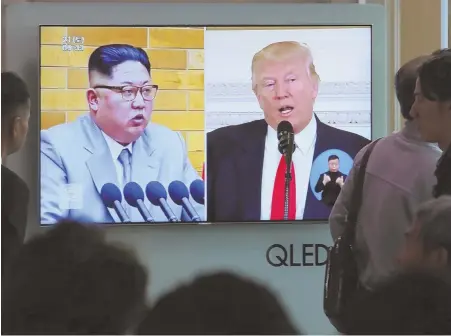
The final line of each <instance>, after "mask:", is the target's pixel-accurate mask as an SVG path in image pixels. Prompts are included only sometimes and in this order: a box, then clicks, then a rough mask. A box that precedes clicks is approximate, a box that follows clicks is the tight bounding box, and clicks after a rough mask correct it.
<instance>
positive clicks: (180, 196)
mask: <svg viewBox="0 0 451 336" xmlns="http://www.w3.org/2000/svg"><path fill="white" fill-rule="evenodd" d="M168 191H169V196H171V198H172V200H173V201H174V203H175V204H177V205H181V206H182V207H183V209H185V211H186V212H187V213H188V216H189V217H190V218H191V221H192V222H200V221H201V220H200V217H199V214H198V213H197V212H196V210H195V209H194V207H193V205H192V204H191V202H190V200H189V191H188V188H187V187H186V185H184V184H183V182H181V181H173V182H171V184H169V187H168Z"/></svg>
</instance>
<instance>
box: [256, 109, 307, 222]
mask: <svg viewBox="0 0 451 336" xmlns="http://www.w3.org/2000/svg"><path fill="white" fill-rule="evenodd" d="M294 142H295V144H296V150H295V151H294V153H293V164H294V172H295V179H296V219H298V220H299V219H303V218H304V210H305V202H306V199H307V192H308V188H309V184H310V170H311V168H312V161H313V154H314V150H315V143H316V118H315V117H314V116H313V117H312V119H311V121H310V122H309V124H308V125H307V127H305V128H304V129H303V130H302V131H301V132H300V133H298V134H295V136H294ZM278 143H279V141H278V140H277V131H276V130H275V129H273V128H272V127H271V126H269V125H268V132H267V134H266V140H265V153H264V159H263V174H262V193H261V213H260V219H261V220H269V219H271V206H272V194H273V191H274V182H275V180H276V174H277V168H278V167H279V163H280V158H281V157H282V154H280V152H279V149H278Z"/></svg>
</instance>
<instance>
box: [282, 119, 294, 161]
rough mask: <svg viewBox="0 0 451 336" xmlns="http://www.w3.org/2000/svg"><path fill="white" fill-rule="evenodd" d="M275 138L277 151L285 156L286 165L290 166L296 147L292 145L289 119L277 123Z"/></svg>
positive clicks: (292, 137)
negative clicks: (277, 142)
mask: <svg viewBox="0 0 451 336" xmlns="http://www.w3.org/2000/svg"><path fill="white" fill-rule="evenodd" d="M277 139H278V140H279V146H278V147H279V152H280V153H281V154H282V155H283V156H284V157H285V162H286V164H287V167H290V166H291V160H292V158H293V152H294V150H295V148H296V147H295V146H294V131H293V125H291V123H290V122H289V121H286V120H284V121H281V122H280V123H279V125H277Z"/></svg>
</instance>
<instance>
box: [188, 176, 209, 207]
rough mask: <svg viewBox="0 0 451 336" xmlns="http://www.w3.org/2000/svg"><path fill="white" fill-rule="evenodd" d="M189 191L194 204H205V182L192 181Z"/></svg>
mask: <svg viewBox="0 0 451 336" xmlns="http://www.w3.org/2000/svg"><path fill="white" fill-rule="evenodd" d="M189 191H190V193H191V197H192V198H193V200H195V201H196V203H199V204H205V182H204V181H203V180H194V181H193V182H191V185H190V187H189Z"/></svg>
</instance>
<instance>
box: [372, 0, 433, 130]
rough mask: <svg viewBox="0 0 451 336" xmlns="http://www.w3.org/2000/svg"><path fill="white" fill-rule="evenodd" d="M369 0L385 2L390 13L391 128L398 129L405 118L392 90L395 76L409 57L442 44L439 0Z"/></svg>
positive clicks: (388, 13)
mask: <svg viewBox="0 0 451 336" xmlns="http://www.w3.org/2000/svg"><path fill="white" fill-rule="evenodd" d="M366 3H368V4H379V5H382V6H385V9H386V13H387V23H388V28H387V42H388V46H389V48H388V50H389V55H388V61H389V62H388V63H389V67H388V74H387V76H388V78H389V90H390V91H389V98H390V108H389V111H388V113H389V114H390V121H391V125H390V129H391V130H398V129H399V128H401V127H402V125H403V123H404V120H403V119H402V117H400V113H399V107H398V103H397V101H396V97H395V95H394V92H393V89H392V88H393V86H394V83H393V77H394V74H395V73H396V71H397V69H398V68H399V67H400V66H401V65H402V64H404V63H405V62H407V61H408V60H410V59H412V58H414V57H417V56H419V55H424V54H429V53H431V52H432V51H435V50H437V49H439V48H440V47H441V43H440V41H441V31H440V30H441V1H440V0H367V1H366Z"/></svg>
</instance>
